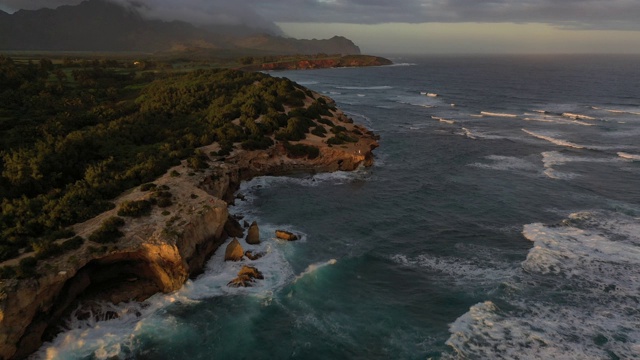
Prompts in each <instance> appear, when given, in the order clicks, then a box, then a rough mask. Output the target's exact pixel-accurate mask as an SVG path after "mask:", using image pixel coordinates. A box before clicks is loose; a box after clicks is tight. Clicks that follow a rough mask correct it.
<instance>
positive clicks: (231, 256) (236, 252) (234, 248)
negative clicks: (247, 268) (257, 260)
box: [224, 238, 244, 261]
mask: <svg viewBox="0 0 640 360" xmlns="http://www.w3.org/2000/svg"><path fill="white" fill-rule="evenodd" d="M243 256H244V249H243V248H242V245H240V242H239V241H238V239H236V238H234V239H233V241H231V242H230V243H229V245H227V249H226V250H225V252H224V261H240V260H242V257H243Z"/></svg>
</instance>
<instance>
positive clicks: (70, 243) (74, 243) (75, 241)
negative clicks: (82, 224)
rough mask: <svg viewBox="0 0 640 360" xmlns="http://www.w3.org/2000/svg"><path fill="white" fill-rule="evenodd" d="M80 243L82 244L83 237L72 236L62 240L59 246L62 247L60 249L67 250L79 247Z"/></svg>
mask: <svg viewBox="0 0 640 360" xmlns="http://www.w3.org/2000/svg"><path fill="white" fill-rule="evenodd" d="M82 244H84V238H83V237H82V236H75V237H74V238H72V239H69V240H67V241H65V242H63V243H62V245H60V246H61V247H62V251H69V250H76V249H79V248H80V247H81V246H82Z"/></svg>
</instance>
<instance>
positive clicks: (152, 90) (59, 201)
mask: <svg viewBox="0 0 640 360" xmlns="http://www.w3.org/2000/svg"><path fill="white" fill-rule="evenodd" d="M131 64H132V62H127V63H122V62H120V61H117V60H113V59H109V60H89V59H85V60H76V59H72V58H65V59H58V60H54V61H51V60H49V59H40V60H36V61H27V60H13V59H11V58H8V57H4V56H0V202H1V204H0V206H1V207H2V216H1V217H0V261H4V260H7V259H11V258H15V257H17V256H18V255H19V254H20V253H21V252H24V251H30V250H32V249H33V250H36V254H37V255H36V256H37V257H38V258H45V257H50V256H53V255H55V254H59V253H60V252H61V250H60V249H58V247H64V243H63V244H62V245H58V243H56V242H55V240H56V239H63V238H69V237H71V236H73V234H69V233H64V229H66V228H67V227H68V226H70V225H72V224H75V223H78V222H82V221H85V220H88V219H90V218H92V217H94V216H96V215H97V214H99V213H102V212H104V211H106V210H109V209H113V208H114V206H115V205H114V204H113V203H112V202H111V200H112V199H113V198H115V197H116V196H117V195H119V194H120V193H122V192H123V191H124V190H127V189H130V188H133V187H136V186H140V191H153V192H154V193H153V195H152V197H151V199H149V201H148V202H130V203H125V204H122V205H121V207H120V208H119V209H118V214H119V215H121V216H142V215H144V214H145V213H147V212H148V211H149V208H150V206H151V205H153V204H155V205H157V206H159V207H167V206H170V205H171V204H172V200H171V194H170V193H169V192H168V191H167V190H168V189H162V188H161V187H159V186H156V185H155V184H153V183H150V181H153V180H154V179H156V178H157V177H158V176H160V175H162V174H164V173H166V172H167V171H168V169H169V168H171V167H172V166H176V165H179V164H180V161H182V160H186V161H187V165H188V166H189V167H190V168H192V169H193V171H197V170H199V169H204V168H207V167H208V166H209V165H208V164H209V162H210V161H211V159H210V158H209V156H208V155H207V154H203V153H201V152H197V151H196V149H197V148H198V147H200V146H204V145H209V144H211V143H214V142H217V143H218V144H219V145H220V151H218V152H217V153H216V154H213V155H218V156H221V157H222V156H226V155H228V154H229V153H230V152H231V151H233V150H234V148H235V147H236V146H238V145H239V146H241V147H242V148H243V149H247V150H254V149H266V148H268V147H270V146H272V145H273V144H274V139H275V140H280V141H296V140H301V139H304V138H305V137H306V134H307V133H309V132H310V130H313V131H314V133H316V134H322V135H324V133H326V131H325V129H324V128H323V127H322V126H318V125H317V122H322V123H324V124H327V123H328V125H329V124H330V125H329V126H331V127H334V124H333V123H332V122H331V121H329V120H327V119H326V118H324V117H323V116H331V111H332V110H335V107H334V106H333V105H330V104H327V102H326V101H325V99H323V98H318V99H316V100H314V102H313V103H312V104H311V105H310V106H309V107H308V108H306V109H305V108H304V107H303V105H304V103H305V99H306V98H307V97H308V96H310V95H313V94H312V93H310V92H308V90H305V89H304V88H301V87H300V86H298V85H296V84H294V83H293V82H291V81H290V80H288V79H280V78H272V77H270V76H268V75H265V74H261V73H247V72H240V71H234V70H222V69H220V70H202V69H199V70H195V71H191V72H185V73H183V72H179V71H176V70H175V69H174V70H172V69H170V67H171V66H167V64H161V63H154V62H152V61H142V62H140V63H139V65H136V66H133V65H131ZM140 64H142V65H140ZM285 106H286V107H288V109H290V110H289V112H288V113H285ZM318 136H321V135H318ZM291 146H294V145H290V148H291V150H287V151H288V152H289V153H290V154H291V155H292V156H309V157H313V156H314V150H313V149H306V150H303V148H301V147H291ZM295 146H297V145H295ZM316 150H317V149H316ZM300 154H304V155H300ZM315 156H317V155H315ZM192 173H193V172H191V173H189V174H192ZM174 175H179V174H174ZM116 219H120V220H119V221H122V219H121V218H116ZM111 221H116V223H107V224H103V227H101V229H100V230H98V231H96V233H94V234H92V235H91V236H90V237H89V240H91V241H94V242H98V243H106V242H111V241H115V239H117V238H118V237H119V236H120V235H119V230H118V228H119V226H120V225H118V224H117V220H111ZM68 241H69V240H68ZM80 245H81V244H80ZM36 261H37V259H36ZM25 269H26V268H25ZM18 272H19V271H18ZM22 273H24V272H22Z"/></svg>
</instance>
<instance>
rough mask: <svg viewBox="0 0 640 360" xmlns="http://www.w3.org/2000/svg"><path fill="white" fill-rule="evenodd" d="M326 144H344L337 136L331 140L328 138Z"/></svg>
mask: <svg viewBox="0 0 640 360" xmlns="http://www.w3.org/2000/svg"><path fill="white" fill-rule="evenodd" d="M327 144H329V145H341V144H344V140H340V139H339V138H338V137H337V136H334V137H332V138H329V140H327Z"/></svg>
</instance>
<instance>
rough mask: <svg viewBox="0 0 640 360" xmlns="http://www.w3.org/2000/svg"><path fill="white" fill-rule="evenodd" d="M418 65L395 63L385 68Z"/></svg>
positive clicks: (413, 64)
mask: <svg viewBox="0 0 640 360" xmlns="http://www.w3.org/2000/svg"><path fill="white" fill-rule="evenodd" d="M416 65H418V64H415V63H397V64H396V63H394V64H390V65H384V66H385V67H396V66H416Z"/></svg>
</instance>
